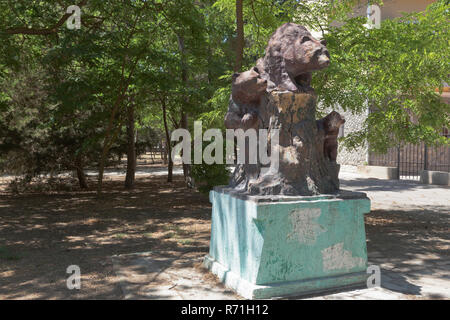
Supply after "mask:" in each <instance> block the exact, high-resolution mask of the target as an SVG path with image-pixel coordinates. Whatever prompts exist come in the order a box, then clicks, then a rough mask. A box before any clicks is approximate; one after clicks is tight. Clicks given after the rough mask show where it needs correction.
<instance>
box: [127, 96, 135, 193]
mask: <svg viewBox="0 0 450 320" xmlns="http://www.w3.org/2000/svg"><path fill="white" fill-rule="evenodd" d="M127 144H128V148H127V175H126V177H125V188H126V189H132V188H133V187H134V179H135V172H136V144H135V130H134V104H133V103H130V105H129V106H128V108H127Z"/></svg>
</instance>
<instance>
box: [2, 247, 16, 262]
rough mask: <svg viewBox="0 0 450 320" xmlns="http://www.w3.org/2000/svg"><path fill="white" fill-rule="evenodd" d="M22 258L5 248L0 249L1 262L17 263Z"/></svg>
mask: <svg viewBox="0 0 450 320" xmlns="http://www.w3.org/2000/svg"><path fill="white" fill-rule="evenodd" d="M20 258H21V256H19V255H17V254H15V253H13V252H11V251H10V250H8V249H7V248H5V247H0V260H8V261H15V260H19V259H20Z"/></svg>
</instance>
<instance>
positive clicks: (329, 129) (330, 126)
mask: <svg viewBox="0 0 450 320" xmlns="http://www.w3.org/2000/svg"><path fill="white" fill-rule="evenodd" d="M322 120H323V121H322V122H323V128H324V130H325V135H327V136H337V135H338V134H339V128H340V127H341V126H342V125H343V124H344V123H345V119H344V118H343V117H342V116H341V115H340V114H339V113H337V112H336V111H332V112H331V113H330V114H329V115H327V116H326V117H325V118H323V119H322Z"/></svg>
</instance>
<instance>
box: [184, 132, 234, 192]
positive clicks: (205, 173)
mask: <svg viewBox="0 0 450 320" xmlns="http://www.w3.org/2000/svg"><path fill="white" fill-rule="evenodd" d="M210 143H214V142H207V141H203V144H202V148H203V149H202V150H205V148H206V147H207V146H208V145H209V144H210ZM192 147H193V146H192ZM221 147H222V148H223V149H222V152H223V153H222V154H223V156H224V158H223V161H222V164H218V163H213V164H206V163H205V162H203V163H202V164H192V165H191V175H192V178H193V179H194V185H195V187H196V188H197V189H198V190H199V191H200V192H202V193H208V192H209V191H210V190H212V189H213V188H214V187H215V186H221V185H227V184H228V182H229V178H230V171H229V170H228V169H227V165H226V164H225V155H226V153H225V148H226V143H225V139H224V144H223V145H222V146H221ZM202 154H203V153H202ZM212 156H215V155H214V154H213V155H212ZM192 163H194V162H193V161H192Z"/></svg>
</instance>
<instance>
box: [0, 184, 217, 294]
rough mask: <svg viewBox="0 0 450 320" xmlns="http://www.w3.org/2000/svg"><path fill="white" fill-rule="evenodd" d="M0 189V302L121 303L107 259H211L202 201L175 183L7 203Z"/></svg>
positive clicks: (7, 197) (8, 196)
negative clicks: (162, 255) (73, 274)
mask: <svg viewBox="0 0 450 320" xmlns="http://www.w3.org/2000/svg"><path fill="white" fill-rule="evenodd" d="M5 188H6V183H5V181H3V184H1V185H0V300H3V299H74V298H75V299H120V298H122V293H121V292H120V289H119V287H118V286H117V279H116V277H115V276H114V274H113V271H112V263H111V259H110V257H111V256H112V255H118V254H124V253H133V252H144V251H156V252H158V251H164V252H169V251H171V252H178V253H179V252H191V253H190V255H193V256H200V255H204V254H205V253H206V252H207V251H208V244H209V230H210V210H211V206H210V203H209V200H208V197H207V196H206V195H203V194H200V193H198V192H195V191H194V190H192V189H188V188H186V187H184V183H183V179H182V177H180V176H175V177H174V182H173V183H167V182H166V177H165V176H146V177H138V178H137V180H136V187H135V189H134V190H132V191H126V190H124V188H123V176H122V177H120V176H119V177H112V178H109V179H107V181H105V188H104V194H103V195H102V196H101V198H98V197H97V195H96V192H95V191H94V190H95V186H93V187H92V190H90V191H73V192H47V193H38V194H36V193H28V194H21V195H12V194H9V193H7V192H5ZM69 265H78V266H80V269H81V274H82V277H81V283H82V288H81V290H68V289H67V287H66V279H67V278H68V277H69V276H70V275H69V274H66V268H67V267H68V266H69Z"/></svg>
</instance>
